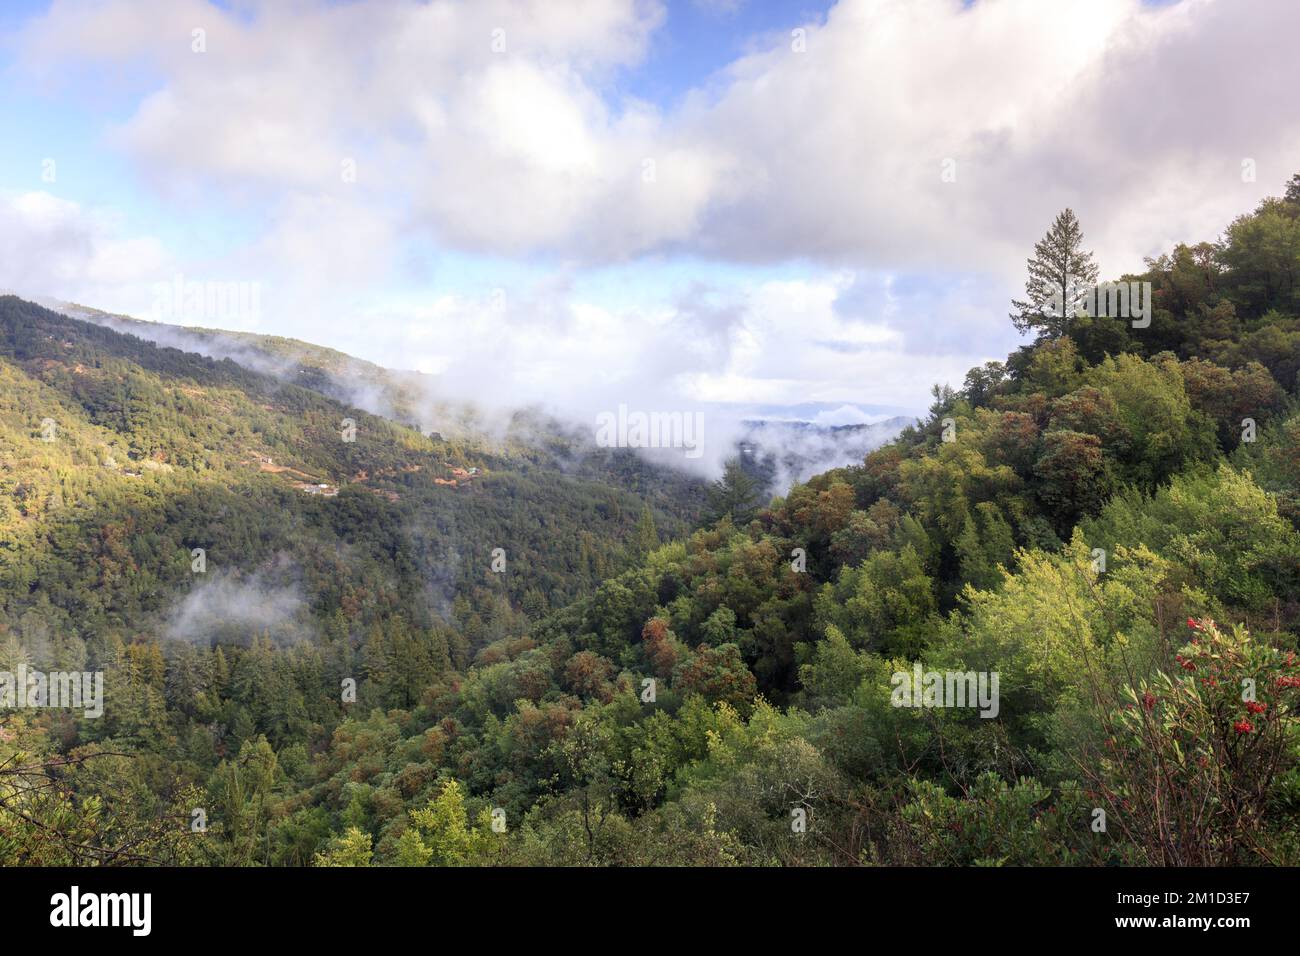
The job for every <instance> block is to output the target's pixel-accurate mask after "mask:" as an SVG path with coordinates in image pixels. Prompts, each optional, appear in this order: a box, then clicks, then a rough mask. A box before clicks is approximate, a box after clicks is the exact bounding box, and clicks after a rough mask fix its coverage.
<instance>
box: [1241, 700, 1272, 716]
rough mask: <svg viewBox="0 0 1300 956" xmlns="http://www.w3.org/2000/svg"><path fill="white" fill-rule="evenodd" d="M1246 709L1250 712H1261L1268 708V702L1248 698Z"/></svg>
mask: <svg viewBox="0 0 1300 956" xmlns="http://www.w3.org/2000/svg"><path fill="white" fill-rule="evenodd" d="M1246 710H1248V711H1250V712H1251V713H1252V714H1262V713H1264V711H1266V710H1268V704H1261V703H1259V702H1257V701H1253V700H1248V701H1246Z"/></svg>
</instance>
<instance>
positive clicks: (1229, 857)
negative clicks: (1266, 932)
mask: <svg viewBox="0 0 1300 956" xmlns="http://www.w3.org/2000/svg"><path fill="white" fill-rule="evenodd" d="M1187 626H1188V630H1189V632H1190V638H1189V641H1188V643H1187V644H1186V645H1184V646H1183V647H1182V648H1181V649H1180V650H1179V651H1178V653H1177V654H1176V655H1175V656H1174V664H1175V665H1176V666H1175V667H1174V668H1172V669H1171V672H1161V673H1160V674H1158V675H1157V677H1156V678H1155V679H1154V680H1153V681H1151V682H1147V681H1140V682H1138V684H1137V686H1136V687H1133V686H1130V687H1127V688H1125V695H1126V697H1127V700H1126V702H1124V703H1123V705H1122V706H1120V707H1119V708H1118V709H1115V710H1112V711H1111V712H1110V713H1108V714H1107V715H1106V717H1105V718H1104V719H1103V722H1102V723H1103V726H1104V728H1105V733H1106V736H1105V740H1104V743H1103V749H1102V752H1101V753H1100V754H1099V755H1097V756H1098V759H1097V760H1096V762H1095V763H1094V764H1093V765H1092V767H1093V769H1092V770H1091V771H1090V772H1089V780H1090V786H1091V788H1092V792H1093V794H1094V795H1095V796H1096V797H1097V798H1098V799H1099V800H1101V801H1103V802H1104V805H1106V806H1108V810H1107V812H1108V816H1109V818H1110V821H1111V826H1112V827H1113V828H1117V829H1118V830H1120V831H1121V832H1123V833H1124V834H1125V835H1126V836H1127V837H1129V838H1130V839H1131V840H1133V841H1134V842H1136V843H1137V844H1139V845H1140V846H1141V847H1143V849H1144V851H1145V853H1146V855H1147V857H1148V860H1149V862H1151V863H1153V864H1170V865H1218V864H1231V863H1236V862H1248V861H1254V862H1265V861H1268V860H1269V854H1268V850H1267V848H1266V847H1265V846H1264V845H1263V844H1262V842H1261V839H1260V837H1261V834H1262V830H1263V826H1264V819H1263V811H1264V807H1265V804H1266V802H1267V800H1268V797H1269V790H1270V787H1271V786H1272V784H1273V781H1274V780H1275V779H1276V778H1277V776H1278V775H1279V773H1281V772H1282V771H1283V770H1284V769H1285V766H1286V763H1287V761H1288V760H1289V759H1290V750H1291V747H1290V742H1289V740H1288V735H1289V734H1291V733H1292V731H1293V728H1294V725H1295V722H1296V705H1297V700H1298V699H1300V662H1298V661H1297V659H1296V655H1295V654H1294V653H1287V654H1282V653H1280V652H1278V651H1277V650H1275V649H1273V648H1271V647H1268V646H1266V645H1263V644H1259V643H1256V642H1254V641H1252V640H1251V638H1250V636H1249V634H1247V632H1246V630H1245V629H1244V628H1242V627H1240V626H1235V627H1233V628H1232V629H1231V630H1223V629H1221V628H1220V627H1219V626H1218V625H1217V624H1215V623H1214V621H1212V620H1209V619H1208V618H1206V619H1203V620H1196V619H1188V621H1187Z"/></svg>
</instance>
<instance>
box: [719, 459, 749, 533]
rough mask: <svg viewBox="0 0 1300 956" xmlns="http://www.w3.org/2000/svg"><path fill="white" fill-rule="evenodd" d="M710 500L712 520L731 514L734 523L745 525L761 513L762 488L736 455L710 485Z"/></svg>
mask: <svg viewBox="0 0 1300 956" xmlns="http://www.w3.org/2000/svg"><path fill="white" fill-rule="evenodd" d="M708 500H709V517H710V519H711V521H721V520H722V519H723V518H727V517H730V518H731V521H732V523H733V524H735V525H737V526H743V525H746V524H749V522H750V521H752V520H753V518H754V515H755V514H757V513H758V506H759V503H760V501H761V500H762V491H761V490H760V488H759V487H758V482H757V481H755V480H754V477H753V476H752V475H751V474H750V473H749V472H747V471H746V470H745V466H744V465H743V464H742V463H741V461H740V459H739V458H732V459H731V460H730V461H728V462H727V464H726V466H725V467H724V468H723V472H722V477H721V478H719V479H718V480H717V481H715V482H714V483H713V484H712V485H711V486H710V487H709V491H708Z"/></svg>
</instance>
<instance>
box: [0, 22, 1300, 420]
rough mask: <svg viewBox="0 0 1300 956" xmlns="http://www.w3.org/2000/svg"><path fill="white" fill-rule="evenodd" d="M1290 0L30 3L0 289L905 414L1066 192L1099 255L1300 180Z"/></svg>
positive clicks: (590, 392)
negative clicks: (238, 294)
mask: <svg viewBox="0 0 1300 956" xmlns="http://www.w3.org/2000/svg"><path fill="white" fill-rule="evenodd" d="M1298 6H1300V5H1296V4H1293V3H1287V2H1285V0H1238V2H1234V3H1231V4H1230V3H1227V2H1225V0H1184V2H1169V3H1143V2H1140V0H980V2H978V3H974V4H971V3H963V2H961V0H909V2H902V0H841V2H838V3H829V2H828V3H820V4H818V3H807V2H800V0H795V2H791V3H776V2H771V3H761V2H753V0H750V2H746V0H730V2H724V0H710V2H704V0H701V2H690V0H684V2H673V3H667V4H662V3H657V2H654V0H592V2H591V3H590V4H589V5H588V6H587V7H586V8H585V13H584V14H583V15H569V16H558V15H556V13H555V11H556V5H555V4H554V3H546V2H542V0H479V2H476V3H464V2H460V0H437V2H434V3H430V4H423V3H413V2H412V3H406V2H396V0H394V2H380V0H355V2H351V3H346V4H343V3H327V2H315V0H293V2H280V3H271V2H259V0H249V2H240V3H233V4H232V3H226V4H219V5H218V4H210V3H206V2H204V0H173V2H167V3H162V2H158V3H150V2H143V3H142V2H127V0H57V2H54V3H52V4H51V3H45V2H40V3H37V2H31V0H22V2H18V3H10V4H6V5H4V6H3V8H0V38H3V39H0V75H2V76H3V82H0V141H3V142H4V144H5V148H4V149H3V150H0V288H11V289H15V290H17V291H19V292H22V293H24V294H30V295H36V296H48V297H52V298H57V299H64V300H75V301H79V302H82V303H84V304H87V305H92V306H96V307H99V308H104V309H108V310H113V311H121V312H126V313H129V314H132V315H136V316H139V317H142V318H149V317H151V316H156V315H157V314H158V296H159V295H160V294H161V293H160V291H159V290H160V289H162V288H166V287H170V286H171V283H172V280H173V279H174V278H175V277H176V276H177V275H182V276H184V278H185V279H186V280H187V281H190V282H196V283H224V282H245V283H250V284H255V285H256V286H257V287H258V288H259V290H260V292H261V295H260V299H259V302H260V307H259V309H258V310H256V312H255V313H244V314H228V315H218V316H212V315H204V314H195V315H192V316H191V317H190V318H191V319H192V320H193V324H207V325H217V326H224V327H235V328H246V329H250V330H255V331H263V332H272V333H276V334H283V335H292V336H296V337H299V338H303V339H307V340H309V341H314V342H319V343H321V344H326V345H331V346H334V347H337V348H342V349H344V350H346V351H349V352H352V353H354V354H358V355H361V356H363V357H365V358H369V359H372V360H374V361H378V362H381V363H383V364H387V365H390V366H395V367H415V368H420V369H422V370H425V371H428V372H431V373H436V374H438V375H439V376H440V380H441V381H442V382H443V383H444V384H445V387H446V388H447V389H448V390H449V391H454V392H456V393H457V394H462V395H463V394H466V393H473V392H474V391H475V390H477V389H482V388H483V384H484V383H490V388H488V389H487V391H488V392H489V393H490V394H487V395H485V396H475V397H482V398H483V400H485V401H496V402H499V403H502V404H507V405H508V404H511V403H518V402H525V401H527V402H542V403H545V404H550V405H554V406H555V407H556V408H557V409H559V410H565V411H570V412H573V413H575V414H579V415H587V414H590V413H591V411H592V410H593V409H596V410H599V409H608V408H611V407H616V405H617V404H619V403H620V402H624V401H628V402H631V403H632V404H634V405H637V404H639V405H641V406H642V407H648V408H679V407H688V406H691V405H693V404H699V403H718V402H736V403H751V404H762V405H764V406H782V405H784V406H795V405H801V404H804V403H807V402H815V403H822V404H829V405H832V406H838V405H841V404H848V405H856V406H859V407H862V408H868V407H871V406H890V407H900V406H901V407H911V408H920V407H924V405H925V404H927V396H928V391H929V387H930V385H931V384H933V383H935V382H948V383H951V384H954V385H958V384H960V381H961V378H962V376H963V374H964V372H965V370H966V369H967V368H969V367H971V366H972V365H975V364H979V363H982V362H983V361H986V360H988V359H991V358H1000V357H1002V356H1004V355H1005V354H1006V352H1007V351H1008V349H1009V348H1012V347H1014V346H1015V345H1016V344H1017V341H1018V339H1017V336H1016V335H1015V333H1014V332H1013V331H1012V330H1011V329H1010V327H1009V325H1008V323H1007V321H1006V309H1007V302H1008V300H1009V299H1010V298H1011V297H1012V296H1015V295H1017V294H1018V293H1019V291H1020V288H1019V287H1020V285H1021V284H1022V283H1023V270H1024V260H1025V257H1026V256H1027V254H1028V252H1029V250H1030V249H1031V248H1032V244H1033V242H1034V241H1035V240H1036V239H1037V238H1038V237H1039V236H1040V235H1041V234H1042V232H1043V231H1044V230H1045V229H1046V227H1047V225H1048V224H1049V223H1050V221H1051V218H1052V217H1053V216H1054V215H1055V213H1056V212H1057V211H1059V209H1060V208H1062V207H1064V206H1067V205H1068V206H1071V207H1072V208H1074V209H1075V210H1076V212H1078V214H1079V216H1080V218H1081V220H1082V222H1083V226H1084V230H1085V234H1086V236H1087V238H1088V241H1089V243H1090V244H1091V245H1092V247H1093V248H1094V250H1095V251H1096V253H1097V256H1098V259H1099V261H1100V262H1101V265H1102V269H1103V272H1104V273H1106V274H1109V275H1117V274H1119V273H1121V272H1124V271H1127V270H1131V269H1136V268H1138V267H1140V265H1141V262H1142V258H1143V257H1144V256H1146V255H1152V254H1158V253H1160V252H1163V251H1167V250H1168V248H1170V246H1171V245H1172V243H1174V242H1176V241H1198V240H1201V239H1209V238H1213V237H1214V236H1215V235H1216V234H1217V233H1218V231H1219V230H1221V229H1222V227H1223V226H1224V225H1225V224H1226V223H1227V222H1228V221H1229V220H1230V219H1231V217H1232V216H1233V215H1236V214H1238V213H1240V212H1242V211H1244V210H1246V209H1249V208H1250V207H1251V206H1252V205H1253V204H1254V203H1255V202H1257V201H1258V200H1259V199H1260V198H1261V197H1262V196H1264V195H1268V194H1270V193H1275V192H1277V191H1278V189H1279V187H1280V185H1281V183H1283V182H1284V181H1285V180H1286V178H1287V177H1289V175H1290V174H1291V173H1292V172H1294V171H1295V170H1296V169H1300V119H1297V117H1296V116H1295V114H1294V110H1290V109H1289V108H1288V103H1287V97H1288V95H1289V94H1288V92H1287V91H1289V90H1292V89H1294V88H1296V83H1295V82H1294V81H1295V80H1296V79H1300V76H1297V66H1296V63H1295V58H1294V57H1288V56H1286V55H1285V51H1284V50H1282V49H1281V47H1282V46H1284V45H1282V44H1271V45H1269V44H1265V45H1261V44H1260V42H1259V40H1260V37H1261V36H1272V37H1277V36H1289V35H1296V34H1297V28H1300V12H1297V9H1298ZM196 30H201V31H202V43H201V44H200V45H201V46H202V49H201V50H196V49H195V48H194V45H195V42H196V41H195V39H194V37H195V35H196V34H195V31H196ZM498 32H499V37H500V42H499V43H498V42H497V38H498ZM1063 45H1064V47H1065V48H1066V49H1068V50H1069V55H1068V56H1061V55H1060V50H1061V48H1062V46H1063ZM1273 47H1278V49H1276V50H1274V49H1273ZM1225 77H1226V78H1230V81H1229V82H1225V81H1224V79H1223V78H1225ZM1153 102H1158V103H1160V104H1161V109H1160V110H1159V111H1158V112H1157V113H1154V114H1153V112H1152V109H1151V107H1150V104H1151V103H1153ZM1247 159H1249V161H1250V162H1251V164H1252V168H1253V169H1257V176H1256V177H1255V178H1253V179H1249V180H1247V179H1246V178H1245V177H1243V175H1242V173H1241V170H1242V168H1243V162H1244V161H1245V160H1247ZM47 160H53V162H54V164H55V165H54V167H53V168H54V171H55V175H54V177H53V179H51V178H50V177H49V175H48V173H49V169H50V168H49V167H48V166H47V165H46V161H47ZM349 169H351V170H352V172H351V173H349ZM349 176H350V178H349Z"/></svg>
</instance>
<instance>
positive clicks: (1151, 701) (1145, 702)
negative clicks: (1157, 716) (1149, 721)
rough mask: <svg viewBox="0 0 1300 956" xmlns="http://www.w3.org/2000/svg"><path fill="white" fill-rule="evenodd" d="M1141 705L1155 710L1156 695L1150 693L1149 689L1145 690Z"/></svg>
mask: <svg viewBox="0 0 1300 956" xmlns="http://www.w3.org/2000/svg"><path fill="white" fill-rule="evenodd" d="M1142 706H1143V707H1145V708H1146V709H1147V710H1155V706H1156V695H1155V694H1153V693H1151V691H1147V692H1146V693H1145V694H1143V695H1142Z"/></svg>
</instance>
